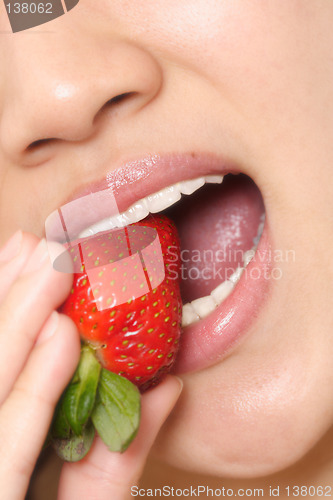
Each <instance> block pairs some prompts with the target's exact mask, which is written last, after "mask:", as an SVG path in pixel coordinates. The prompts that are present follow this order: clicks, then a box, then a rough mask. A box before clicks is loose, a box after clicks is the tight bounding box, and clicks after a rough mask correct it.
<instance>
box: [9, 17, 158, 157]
mask: <svg viewBox="0 0 333 500" xmlns="http://www.w3.org/2000/svg"><path fill="white" fill-rule="evenodd" d="M103 33H104V34H103V37H102V35H101V34H98V33H96V31H95V32H93V33H90V34H89V33H87V32H86V31H84V32H83V31H82V30H79V29H78V28H77V29H76V30H74V29H73V26H71V29H70V30H64V32H63V33H58V32H57V33H55V34H52V33H51V34H50V33H40V34H39V35H38V36H37V35H35V36H33V34H31V35H30V37H28V36H25V37H23V36H20V35H15V37H17V38H15V40H14V41H11V42H8V44H9V43H10V47H9V46H8V47H6V48H7V54H8V56H7V59H5V61H4V66H3V67H4V69H5V71H4V72H2V75H0V88H1V89H4V92H0V147H1V149H2V151H3V152H4V153H5V155H6V156H8V157H10V158H11V159H12V160H14V161H20V160H22V158H23V157H24V155H26V154H27V151H29V150H31V148H33V146H35V145H38V144H42V143H43V142H45V141H51V140H52V141H54V140H58V141H59V140H60V141H66V142H68V141H79V142H80V141H86V140H88V139H89V138H90V137H93V136H94V134H96V133H98V131H99V130H100V128H102V127H105V126H106V125H105V123H108V124H110V123H112V111H113V110H116V112H115V113H114V116H115V117H116V120H121V119H122V118H123V117H124V116H127V115H128V114H130V113H136V112H137V111H138V110H139V109H141V108H143V107H145V106H146V105H147V104H148V103H149V102H150V101H151V100H153V99H154V97H155V96H156V95H157V93H158V91H159V89H160V87H161V82H162V75H161V70H160V67H159V65H158V63H157V62H156V60H155V58H154V57H153V56H152V55H151V54H150V53H149V52H148V51H147V50H145V49H143V48H141V47H139V46H136V44H135V43H133V42H132V41H131V40H126V39H124V37H122V38H120V37H119V39H117V37H116V36H115V35H112V34H110V33H107V34H105V31H103ZM9 48H10V50H9ZM9 53H10V55H9ZM106 113H107V114H108V120H107V122H106V121H105V120H103V116H105V114H106ZM109 118H110V120H111V121H110V120H109Z"/></svg>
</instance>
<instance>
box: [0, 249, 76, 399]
mask: <svg viewBox="0 0 333 500" xmlns="http://www.w3.org/2000/svg"><path fill="white" fill-rule="evenodd" d="M71 284H72V275H71V274H66V273H59V272H57V271H55V270H54V269H53V267H52V264H51V260H50V259H49V255H48V249H47V246H46V243H45V240H41V242H40V243H39V244H38V245H37V246H36V247H35V249H34V251H33V253H32V254H31V255H30V258H29V259H28V260H27V262H26V264H25V266H24V267H23V270H22V272H21V274H20V276H19V278H18V279H17V280H16V281H15V282H14V283H13V284H12V286H11V288H10V290H9V292H8V294H7V296H6V297H5V299H4V300H3V302H2V304H1V305H0V380H2V381H3V383H2V384H1V385H0V404H1V402H2V401H4V399H5V398H6V397H7V395H8V394H9V392H10V390H11V388H12V386H13V384H14V382H15V380H16V378H17V377H18V375H19V373H20V372H21V370H22V368H23V366H24V363H25V361H26V359H27V357H28V355H29V353H30V351H31V349H32V347H33V344H34V342H35V340H36V338H37V336H38V333H39V331H40V330H41V328H42V327H43V325H44V323H45V321H46V319H47V318H48V316H49V315H50V314H51V312H52V311H53V310H54V309H56V308H57V307H58V306H59V305H60V304H61V303H62V302H63V301H64V300H65V298H66V296H67V295H68V294H69V292H70V288H71Z"/></svg>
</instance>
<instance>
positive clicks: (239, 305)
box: [174, 222, 272, 374]
mask: <svg viewBox="0 0 333 500" xmlns="http://www.w3.org/2000/svg"><path fill="white" fill-rule="evenodd" d="M271 253H272V251H271V245H270V238H269V230H268V227H267V222H266V223H265V227H264V230H263V233H262V235H261V238H260V241H259V244H258V248H257V251H256V253H255V255H254V258H253V259H252V261H251V262H250V263H249V264H248V266H247V267H246V269H245V271H244V272H243V274H242V276H241V278H240V280H239V282H238V283H237V285H236V286H235V288H234V290H233V291H232V293H231V294H230V295H229V296H228V297H227V298H226V299H225V300H224V301H223V302H222V304H221V305H220V306H219V307H218V308H217V309H216V310H215V311H214V312H212V313H211V314H210V315H209V316H208V317H207V318H204V319H202V320H200V321H198V322H197V323H194V324H193V325H189V326H188V327H185V328H184V330H183V334H182V340H181V348H180V352H179V354H178V357H177V361H176V365H175V369H174V371H175V373H178V374H182V373H187V372H191V371H199V370H202V369H205V368H208V367H209V366H212V365H214V364H216V363H218V362H220V361H222V360H223V359H224V358H226V357H227V356H228V355H229V354H230V353H231V351H232V350H233V348H234V347H235V346H237V345H238V344H239V343H240V342H241V341H242V340H243V339H244V338H245V337H246V334H247V332H248V331H249V329H250V328H251V326H252V325H253V324H254V322H255V320H256V318H257V316H258V313H259V310H260V309H261V308H262V307H263V305H264V303H265V300H266V299H267V297H268V295H269V290H270V285H271V281H270V279H269V274H270V269H271V262H270V256H271Z"/></svg>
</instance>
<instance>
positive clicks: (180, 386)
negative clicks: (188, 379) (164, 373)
mask: <svg viewBox="0 0 333 500" xmlns="http://www.w3.org/2000/svg"><path fill="white" fill-rule="evenodd" d="M173 376H174V377H175V379H176V380H177V381H178V384H179V394H180V393H181V392H182V390H183V386H184V382H183V381H182V379H181V378H180V377H177V375H173Z"/></svg>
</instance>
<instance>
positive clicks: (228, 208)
mask: <svg viewBox="0 0 333 500" xmlns="http://www.w3.org/2000/svg"><path fill="white" fill-rule="evenodd" d="M149 213H151V214H157V213H163V214H165V215H167V216H168V217H170V218H171V219H172V220H173V221H174V222H175V224H176V227H177V229H178V233H179V236H180V241H181V296H182V301H183V318H182V326H183V328H184V334H183V337H184V338H185V339H186V337H189V340H187V341H186V340H185V342H184V343H183V344H185V346H186V344H189V354H188V355H186V354H185V351H186V349H181V352H182V354H180V363H179V364H180V367H181V368H180V371H181V372H183V371H188V370H192V369H197V368H198V367H199V366H200V365H201V364H202V363H203V364H207V363H208V364H211V363H212V362H214V360H215V358H216V357H217V353H216V352H214V356H213V357H212V356H211V350H212V349H211V347H210V348H209V349H208V351H209V354H208V357H207V356H206V355H205V356H202V355H201V354H202V353H201V354H200V353H199V361H198V362H195V358H196V356H193V352H192V350H193V349H192V347H193V346H191V343H192V341H193V340H194V339H195V338H196V337H198V339H197V341H198V343H199V344H200V343H201V341H202V340H203V339H204V336H202V339H201V340H200V338H199V337H200V335H202V332H203V331H204V330H203V329H202V328H203V327H204V326H205V325H206V330H207V328H208V329H209V327H207V325H209V324H210V321H211V319H212V318H213V317H214V315H215V316H216V315H218V316H220V319H221V314H220V315H219V311H222V309H223V306H224V305H225V304H226V303H227V302H228V301H227V299H228V298H230V296H231V295H235V294H234V292H236V291H237V288H238V286H239V284H240V281H241V278H242V276H243V274H244V273H246V271H247V269H248V267H249V264H250V263H251V262H252V261H253V260H254V257H255V255H256V250H257V247H258V244H259V241H260V239H261V235H262V233H263V229H264V220H265V209H264V203H263V199H262V196H261V193H260V190H259V189H258V187H257V186H256V184H255V183H254V182H253V181H252V180H251V179H250V178H249V177H248V176H246V175H244V174H237V175H233V174H227V175H225V176H224V177H223V176H222V175H208V176H202V177H198V178H195V179H190V180H186V181H182V182H178V183H176V184H173V185H171V186H169V187H166V188H163V189H162V190H160V191H158V192H155V193H153V194H150V195H148V196H147V197H145V198H142V199H140V200H139V201H136V202H135V203H134V204H132V205H131V206H130V208H128V209H127V210H126V211H125V212H123V213H121V214H119V215H116V216H113V217H108V218H105V219H103V220H101V221H98V222H97V223H95V224H92V225H91V226H89V227H88V228H86V229H85V230H84V231H81V233H80V234H79V237H80V238H86V237H89V236H92V235H94V234H96V233H98V232H101V231H107V230H110V229H112V228H114V227H125V226H126V225H128V224H132V223H135V222H138V221H140V220H142V219H144V218H145V217H147V215H148V214H149ZM265 265H266V262H265V261H264V259H262V258H261V259H260V262H259V266H263V267H265ZM257 267H258V266H257ZM260 277H261V276H260ZM250 281H251V280H250ZM252 281H253V279H252ZM255 281H256V283H255V287H256V288H258V286H257V285H258V283H257V282H258V281H260V279H258V278H256V279H255ZM248 292H249V293H250V290H248ZM245 293H246V292H245ZM237 300H240V302H241V303H242V302H244V299H243V298H241V297H239V298H238V299H237ZM232 308H233V310H234V307H232ZM247 314H248V317H247V318H246V322H247V323H248V324H249V323H250V317H249V314H250V315H251V316H253V315H254V311H252V312H250V311H248V313H247ZM222 315H223V318H222V322H223V321H224V323H225V322H226V317H228V315H229V317H230V308H229V311H228V312H226V313H225V314H223V312H222ZM207 320H208V322H207ZM217 321H219V320H217ZM230 323H231V324H232V322H230ZM227 326H229V324H228V325H227ZM211 328H212V331H211V332H210V333H209V335H210V337H213V336H214V332H215V334H216V327H215V326H211ZM241 329H242V328H241ZM193 332H196V333H195V334H193ZM206 333H207V332H206ZM238 333H239V332H237V333H236V332H234V333H233V335H231V336H230V332H229V333H227V334H226V335H225V338H224V341H225V342H226V339H228V345H227V344H225V345H224V342H222V345H223V349H219V350H218V353H219V354H221V355H222V354H223V353H224V352H225V351H226V350H228V348H229V347H230V346H231V345H232V344H233V343H234V342H235V341H236V339H237V337H238ZM229 337H230V338H229ZM203 344H205V342H203ZM206 344H207V342H206ZM209 344H214V343H211V342H210V341H209ZM199 350H200V351H201V347H200V349H199ZM221 351H223V353H222V352H221ZM182 358H183V359H182ZM184 359H185V361H184ZM189 360H190V363H189ZM182 365H183V366H182Z"/></svg>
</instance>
